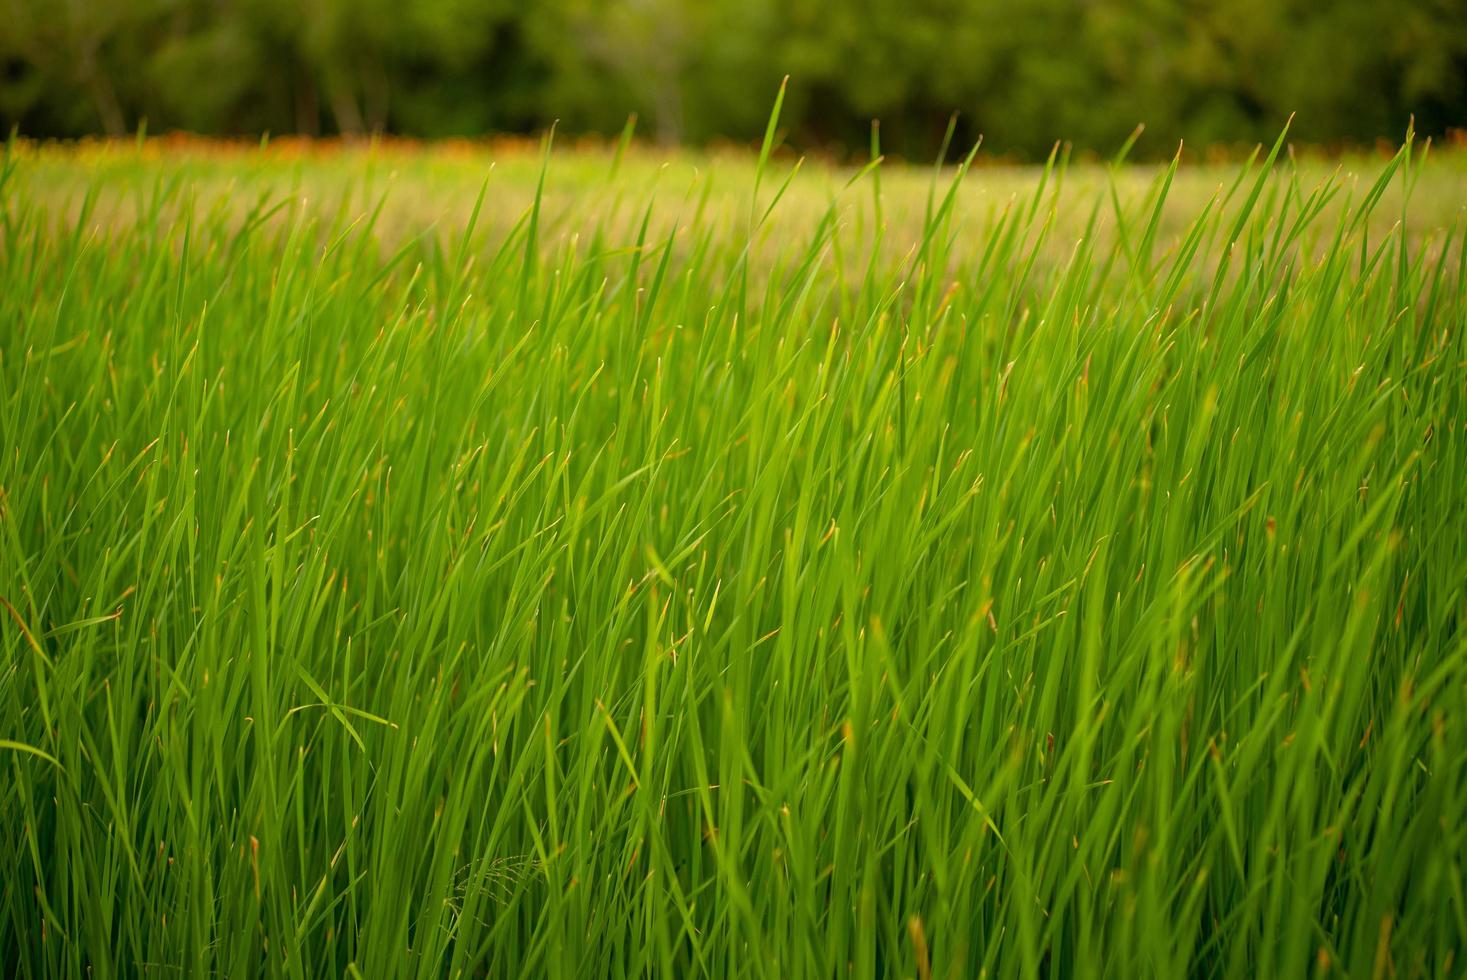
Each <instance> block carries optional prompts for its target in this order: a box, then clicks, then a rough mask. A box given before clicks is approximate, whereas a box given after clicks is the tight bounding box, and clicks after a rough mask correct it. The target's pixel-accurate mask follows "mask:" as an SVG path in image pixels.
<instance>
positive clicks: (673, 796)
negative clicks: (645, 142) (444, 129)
mask: <svg viewBox="0 0 1467 980" xmlns="http://www.w3.org/2000/svg"><path fill="white" fill-rule="evenodd" d="M772 133H773V128H772V127H771V138H772ZM766 150H767V146H766ZM1273 150H1274V152H1273V154H1270V155H1268V156H1267V157H1266V159H1264V160H1261V161H1257V162H1255V163H1254V164H1253V165H1250V166H1247V167H1240V168H1234V169H1233V170H1232V171H1231V172H1229V173H1228V174H1227V175H1226V177H1227V179H1226V180H1225V181H1224V182H1223V183H1221V184H1219V185H1218V186H1217V187H1216V191H1215V193H1208V194H1206V195H1204V196H1198V195H1197V194H1194V193H1190V192H1189V193H1187V194H1185V195H1182V196H1181V197H1179V196H1178V194H1177V191H1176V187H1177V186H1179V185H1178V182H1179V181H1185V180H1187V179H1188V178H1187V168H1186V167H1182V168H1181V169H1180V170H1179V169H1178V166H1177V164H1175V163H1174V164H1173V165H1172V166H1170V167H1164V168H1161V169H1160V170H1158V171H1156V172H1155V173H1153V174H1151V175H1150V179H1149V183H1147V182H1139V181H1138V173H1139V172H1138V171H1135V170H1129V169H1126V168H1125V167H1123V166H1120V165H1118V166H1117V167H1115V168H1114V169H1111V170H1106V169H1096V168H1093V167H1091V168H1077V169H1071V168H1068V167H1067V166H1066V165H1065V163H1064V161H1063V160H1056V161H1052V163H1051V166H1050V167H1048V168H1046V169H1045V170H1044V171H1043V172H1039V171H1034V172H1030V173H1028V174H1026V175H1024V177H1023V181H1022V182H1021V183H1022V184H1023V185H1024V188H1025V189H1024V192H1023V193H1022V194H1018V195H1013V196H1009V197H1007V198H1006V199H1005V200H1001V201H999V202H997V203H990V202H986V201H983V200H976V201H975V200H974V198H973V197H972V196H971V194H972V193H973V189H974V187H975V185H977V187H978V188H980V189H981V188H982V186H983V185H984V182H985V179H986V178H985V173H984V172H983V171H981V170H980V171H978V172H976V173H970V172H968V170H969V167H968V165H967V164H966V163H965V164H964V165H962V166H960V167H958V168H957V170H956V171H953V170H951V169H948V170H941V171H939V172H938V173H937V174H936V175H934V176H932V177H931V179H930V182H929V181H928V180H927V178H922V180H921V181H920V182H918V181H917V179H916V178H914V177H913V176H912V172H911V171H905V170H901V169H897V170H890V169H885V170H883V168H881V167H879V166H878V167H877V168H876V169H874V170H872V171H869V172H862V173H860V174H856V175H854V178H853V179H851V180H850V181H849V182H848V183H847V178H848V177H852V175H849V174H841V173H836V172H834V171H830V170H826V169H824V168H819V167H815V168H809V171H813V172H814V175H813V176H812V174H811V172H808V171H807V172H806V173H804V174H802V175H801V176H799V177H796V178H793V179H792V180H786V175H787V173H788V171H789V170H790V169H791V168H790V167H789V166H788V165H787V164H786V163H785V162H783V161H782V160H781V158H779V157H778V156H776V155H771V154H769V153H767V152H766V153H765V154H763V155H762V156H761V159H760V162H759V164H758V166H757V167H751V166H750V165H748V164H746V163H742V162H738V161H724V162H723V164H722V166H723V168H724V169H722V170H721V169H720V163H719V161H713V162H712V163H711V164H708V165H706V166H704V167H702V168H700V170H699V173H698V175H697V177H696V178H695V179H694V180H692V181H690V182H689V184H688V185H687V186H691V187H692V188H693V189H692V190H691V191H689V192H687V193H683V188H682V187H680V186H670V185H671V184H672V183H673V181H674V178H665V179H664V180H663V183H661V184H660V185H659V184H658V182H657V181H658V178H657V176H656V173H655V168H653V167H651V166H650V165H646V164H644V163H642V162H639V161H637V160H635V159H631V158H628V159H627V160H624V161H622V160H618V161H616V162H617V163H620V164H624V165H625V169H622V170H620V171H615V172H614V175H612V176H608V175H607V174H608V171H612V170H613V168H612V166H611V164H612V162H613V161H611V160H609V159H608V158H606V157H604V156H601V155H599V154H594V153H592V154H580V153H572V154H570V155H569V156H568V157H567V158H565V163H564V169H565V170H566V172H568V173H570V174H571V176H570V178H568V180H567V181H566V182H563V183H560V184H557V181H558V180H559V179H560V178H558V177H557V168H559V167H561V166H562V164H561V158H559V157H547V162H546V164H545V166H546V167H547V168H548V176H547V170H546V169H538V173H537V172H536V171H537V168H532V167H523V166H521V167H520V172H521V173H522V176H520V177H513V178H509V181H510V186H509V187H508V188H507V189H504V190H501V188H500V186H499V185H497V184H496V175H495V174H493V173H491V174H490V176H489V179H488V181H487V183H485V184H484V185H483V186H484V189H483V190H482V192H480V194H479V196H478V203H477V204H473V203H472V199H470V200H469V201H467V202H464V201H463V199H462V198H455V200H456V201H457V202H459V204H461V205H462V207H463V212H464V218H463V220H462V221H459V222H457V223H456V224H452V223H449V222H443V223H440V224H439V225H437V226H434V227H424V226H423V225H422V224H421V223H420V224H419V226H418V227H413V226H412V222H411V217H410V216H408V217H407V218H406V219H405V218H404V216H403V215H402V213H401V212H397V213H396V218H395V219H394V220H395V222H396V225H395V227H394V229H393V230H391V231H389V230H387V228H386V226H385V225H384V224H383V222H385V221H387V220H388V218H386V217H384V216H385V215H389V214H392V213H393V212H392V211H391V208H392V205H391V203H390V202H391V200H392V195H391V194H388V195H387V196H386V197H385V198H381V199H379V197H378V191H380V190H381V185H380V184H379V183H373V180H374V179H375V178H373V177H372V176H371V173H370V172H375V171H374V168H380V167H381V166H382V165H381V164H380V162H376V161H375V158H373V157H372V156H371V154H370V153H367V152H365V151H363V152H362V153H361V154H360V155H357V156H350V155H349V156H346V157H341V158H332V159H330V160H327V161H325V162H323V163H320V164H319V166H320V167H321V168H322V169H321V172H322V173H324V174H325V175H326V177H327V179H325V180H324V181H323V186H326V187H331V186H335V187H337V188H338V193H337V195H336V197H335V198H331V197H327V198H324V199H323V198H321V197H315V198H312V199H311V200H304V199H303V197H302V195H301V194H300V193H297V191H298V190H299V188H300V186H301V181H302V179H303V178H302V174H303V171H302V170H301V169H300V165H299V164H292V163H288V162H282V161H278V160H277V161H274V162H270V161H269V160H268V158H265V157H260V156H250V155H245V156H244V157H243V159H244V160H245V161H246V162H245V163H244V164H240V163H239V162H238V159H237V158H231V159H233V160H234V161H235V162H229V161H225V162H222V163H221V162H219V161H211V160H208V159H205V158H199V159H196V160H194V161H192V162H191V163H189V164H187V165H185V166H184V167H182V168H180V169H174V170H172V171H168V169H167V167H166V166H165V165H164V164H161V163H158V162H148V161H146V160H141V161H139V160H134V161H133V162H131V163H123V164H120V165H118V166H122V167H123V168H124V169H126V170H127V176H126V177H125V178H124V177H119V176H113V177H111V178H107V179H102V178H94V179H92V180H91V181H90V182H89V181H87V180H81V181H79V182H76V181H73V182H71V183H66V182H64V181H63V182H61V183H62V184H64V185H65V186H66V187H70V188H72V190H69V191H64V192H63V191H58V190H56V189H55V188H56V186H58V185H56V184H53V185H51V188H52V189H51V190H50V191H46V190H45V189H46V187H47V186H48V185H47V182H48V180H52V178H55V177H56V176H57V175H58V174H60V173H62V171H64V170H65V168H66V167H68V166H74V165H75V164H74V162H73V163H69V162H68V161H67V160H66V159H64V156H65V155H62V157H63V159H58V158H57V155H56V153H55V151H46V152H39V151H27V150H25V149H23V148H15V149H13V150H12V152H11V153H10V154H9V155H8V156H7V158H6V164H5V179H6V184H5V188H4V190H3V191H0V194H3V199H0V218H3V228H0V451H3V460H0V542H3V544H0V596H3V597H4V600H5V602H4V608H3V609H0V651H3V657H4V660H3V670H0V739H3V741H0V768H3V770H4V774H5V775H4V779H3V780H0V807H3V812H4V814H5V819H4V820H0V859H3V862H4V865H5V867H6V869H7V870H6V872H5V884H4V888H3V892H0V950H3V954H0V956H3V960H4V961H5V962H6V963H7V964H9V967H10V970H11V972H12V973H13V974H14V975H16V976H23V977H42V976H59V975H73V976H77V975H91V976H97V977H104V976H114V975H136V974H139V973H144V972H147V973H156V974H158V975H168V974H172V973H178V972H182V973H185V974H192V975H204V974H208V973H217V974H223V975H228V976H262V975H269V976H282V977H307V976H318V975H321V976H325V975H333V976H334V975H352V976H357V975H360V976H421V975H432V976H460V975H465V976H474V975H492V976H511V975H520V974H524V975H541V974H543V975H548V976H603V975H610V976H633V975H645V974H649V973H652V974H660V975H668V976H689V975H701V976H725V975H738V976H748V977H786V976H808V977H815V976H829V977H847V976H851V977H875V976H897V975H903V976H919V977H923V978H926V977H929V976H934V977H969V976H981V975H987V976H992V977H999V976H1003V977H1007V976H1039V975H1048V976H1078V977H1085V976H1140V975H1147V976H1165V977H1183V976H1197V977H1239V978H1242V977H1258V976H1301V975H1315V974H1316V973H1317V974H1320V975H1347V976H1351V977H1381V976H1446V975H1451V974H1452V973H1454V972H1456V971H1458V970H1460V969H1461V968H1462V964H1463V955H1464V953H1463V950H1462V949H1461V947H1462V943H1463V938H1464V936H1467V898H1464V889H1463V884H1462V883H1463V881H1464V875H1463V859H1464V833H1467V829H1464V817H1467V778H1464V777H1467V735H1464V729H1463V725H1464V723H1467V722H1464V719H1467V639H1464V633H1463V618H1464V615H1467V595H1464V583H1467V507H1464V503H1467V500H1464V496H1467V494H1464V490H1463V488H1464V487H1467V447H1464V438H1467V432H1464V425H1467V412H1464V409H1467V386H1464V365H1467V343H1464V339H1463V326H1464V315H1467V292H1464V290H1467V275H1464V269H1463V262H1464V259H1463V255H1464V252H1463V249H1462V248H1461V224H1460V220H1459V215H1457V214H1452V213H1446V214H1442V213H1440V212H1436V213H1435V218H1434V219H1431V218H1428V219H1427V221H1426V223H1425V224H1423V219H1422V218H1421V217H1420V208H1421V204H1422V200H1421V195H1422V194H1423V193H1425V194H1427V195H1428V197H1429V195H1430V194H1432V193H1434V191H1433V188H1434V187H1435V188H1437V189H1443V188H1446V187H1448V186H1449V185H1451V184H1452V182H1453V181H1454V180H1455V179H1456V177H1455V172H1456V171H1458V170H1459V169H1460V163H1459V161H1457V160H1456V159H1454V158H1452V157H1450V156H1449V157H1447V158H1446V159H1442V160H1438V159H1432V160H1429V161H1428V160H1427V158H1426V155H1425V153H1424V152H1422V150H1421V149H1420V148H1415V149H1413V148H1412V147H1411V146H1410V145H1409V144H1408V146H1407V147H1406V148H1405V149H1403V150H1402V151H1401V153H1400V154H1399V155H1398V156H1396V157H1395V158H1394V159H1393V160H1391V161H1389V162H1388V163H1381V162H1376V163H1372V164H1370V165H1369V167H1370V171H1371V172H1370V173H1369V174H1367V175H1366V176H1365V178H1364V179H1352V178H1350V177H1349V176H1346V175H1340V176H1334V177H1330V176H1326V177H1324V178H1323V179H1316V176H1315V175H1312V174H1311V172H1310V171H1309V170H1308V168H1307V166H1304V165H1298V164H1294V163H1290V162H1288V161H1287V158H1286V156H1285V155H1282V154H1280V152H1279V147H1278V146H1275V147H1274V148H1273ZM47 153H49V154H50V156H47ZM250 161H254V162H250ZM262 161H263V162H262ZM704 163H705V164H707V161H704ZM447 165H448V162H447V161H444V160H441V159H437V158H435V157H434V155H433V151H431V150H427V151H420V156H418V157H408V158H406V159H404V160H396V161H393V162H392V166H393V167H396V168H398V169H412V168H418V170H419V171H420V172H422V173H431V172H433V168H435V167H439V168H441V167H444V166H447ZM463 165H465V166H472V167H475V168H479V169H480V174H481V175H482V161H480V160H473V159H471V160H470V161H469V162H468V163H466V164H463ZM312 166H317V164H312ZM514 166H517V165H515V164H513V162H511V164H510V167H511V169H513V167H514ZM229 167H242V168H243V169H242V170H241V171H240V172H230V173H228V174H225V175H224V176H221V175H220V174H221V171H220V170H219V169H218V168H229ZM725 173H727V174H731V175H732V176H731V177H729V178H728V179H727V180H723V179H722V176H721V175H723V174H725ZM211 180H212V181H215V182H216V185H215V192H209V191H208V190H207V188H208V187H209V186H210V181H211ZM425 180H427V183H425V184H424V185H423V186H425V187H428V188H432V187H433V186H435V185H434V184H433V183H432V180H431V179H426V178H425ZM720 181H721V182H720ZM527 182H528V183H527ZM1423 182H1424V183H1423ZM219 185H222V186H224V187H226V188H227V191H219V189H218V187H219ZM1423 187H1424V188H1426V189H1425V191H1423V190H1422V188H1423ZM527 188H528V189H527ZM537 188H538V189H537ZM659 189H660V190H661V192H662V193H661V197H660V198H657V194H658V190H659ZM567 192H569V193H571V194H572V197H571V199H570V200H566V199H565V198H564V197H562V198H560V199H559V200H560V202H561V203H560V204H559V205H556V206H554V207H552V206H551V205H550V204H549V203H548V202H551V201H553V200H556V198H555V195H557V194H560V195H565V194H566V193H567ZM514 194H522V195H525V197H526V200H527V201H528V205H527V206H526V207H525V208H524V210H523V211H522V213H520V214H519V215H518V216H517V217H515V218H513V219H511V220H508V221H505V220H499V217H498V213H499V211H500V210H502V207H501V206H502V201H503V197H504V196H505V195H510V196H512V195H514ZM654 198H657V199H656V200H655V202H654ZM470 204H472V206H471V207H470V206H469V205H470ZM1427 204H1428V205H1429V204H1430V201H1429V199H1428V201H1427ZM1428 212H1429V213H1430V208H1429V207H1428ZM788 215H794V216H796V218H797V219H798V220H791V219H790V218H789V217H787V216H788ZM781 216H786V217H781ZM904 216H905V217H904ZM491 219H492V220H491ZM450 224H452V227H451V228H450Z"/></svg>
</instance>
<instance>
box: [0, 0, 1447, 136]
mask: <svg viewBox="0 0 1467 980" xmlns="http://www.w3.org/2000/svg"><path fill="white" fill-rule="evenodd" d="M0 21H3V22H4V23H5V25H6V26H5V27H4V29H3V30H0V121H3V122H4V124H5V126H6V128H7V129H9V128H11V127H17V128H18V129H19V130H20V132H21V133H22V134H25V135H30V136H39V137H47V136H77V135H83V134H88V133H97V132H100V133H110V134H114V135H115V134H120V133H124V132H128V131H131V130H132V129H134V128H135V127H136V126H138V125H139V123H140V122H141V121H142V120H144V119H146V120H147V122H148V126H149V127H150V128H151V129H153V130H155V131H156V130H160V129H162V130H166V129H187V130H192V131H196V132H200V133H208V134H221V135H258V134H260V133H262V132H271V133H302V134H312V135H314V134H329V133H342V134H357V133H369V132H389V133H400V134H405V135H412V136H424V137H435V136H450V135H470V136H472V135H480V134H484V133H490V132H527V131H533V130H535V129H538V128H540V127H543V126H545V125H548V124H549V123H550V122H551V121H553V120H559V121H560V124H561V126H562V127H563V128H565V129H568V130H570V131H573V132H605V133H612V132H615V131H617V130H619V129H620V128H621V127H622V125H623V124H624V122H625V120H626V118H627V116H628V114H629V113H632V112H635V113H637V114H638V115H639V117H640V118H641V120H642V121H643V126H642V132H644V133H648V134H651V135H653V136H655V137H656V138H658V139H661V140H666V141H669V142H692V143H700V142H704V141H707V140H711V139H715V138H720V137H727V138H732V139H747V138H751V137H754V136H756V135H757V134H758V133H759V131H760V129H761V127H762V124H763V121H764V118H765V116H766V114H767V111H768V107H769V104H770V101H771V98H772V93H773V91H774V88H775V86H776V85H777V84H778V82H779V79H780V78H781V77H783V76H784V75H786V74H788V75H790V76H792V79H793V84H792V86H791V89H790V93H789V97H788V99H787V103H786V115H785V119H786V120H787V122H788V124H789V127H790V132H791V135H792V137H793V138H794V139H795V140H796V141H799V142H802V143H805V144H807V145H810V146H824V147H829V148H834V149H839V148H841V147H846V148H856V147H861V146H864V145H865V141H866V134H867V130H868V127H869V124H870V120H871V119H873V118H880V120H881V126H882V138H883V142H884V144H885V146H886V147H887V148H888V149H890V150H893V151H895V152H898V153H905V154H910V155H914V156H922V155H930V154H931V152H932V151H933V150H934V149H935V147H936V145H937V144H938V142H939V141H940V139H941V137H942V135H943V133H944V131H945V129H946V126H947V121H948V119H949V117H950V115H951V114H952V113H953V112H955V111H956V112H958V113H960V120H961V122H960V126H961V129H960V132H959V137H960V138H963V139H971V138H973V137H976V136H977V135H978V134H979V133H982V134H983V135H984V137H985V139H986V140H987V143H986V145H987V146H988V147H989V148H991V149H993V150H995V151H998V152H1008V153H1018V154H1026V155H1031V156H1032V155H1036V154H1042V153H1044V152H1045V151H1047V149H1048V148H1049V146H1050V145H1051V144H1052V143H1053V142H1054V141H1055V140H1057V139H1064V140H1070V141H1072V142H1073V143H1074V144H1076V145H1077V146H1079V147H1082V148H1092V149H1097V150H1100V151H1108V150H1111V149H1114V148H1115V147H1116V146H1118V145H1119V144H1120V143H1121V142H1122V141H1123V140H1124V139H1125V137H1126V135H1127V134H1128V133H1129V132H1130V131H1131V130H1132V129H1133V128H1134V127H1135V126H1136V124H1137V123H1145V124H1146V126H1147V132H1146V136H1145V137H1144V142H1143V143H1142V146H1141V149H1142V150H1143V151H1148V152H1152V153H1165V152H1170V150H1171V149H1172V148H1173V147H1174V146H1175V142H1176V140H1178V139H1183V138H1185V139H1186V140H1187V141H1189V142H1193V143H1201V144H1208V143H1215V142H1232V141H1240V142H1241V141H1247V142H1252V141H1256V140H1259V139H1264V138H1267V137H1270V136H1272V135H1275V134H1276V133H1277V132H1278V130H1279V128H1280V127H1281V126H1282V124H1283V122H1284V120H1285V119H1286V118H1287V117H1288V116H1289V115H1290V114H1291V113H1296V114H1297V116H1296V122H1295V129H1294V132H1295V133H1296V134H1297V135H1298V136H1299V137H1300V138H1301V139H1306V140H1312V141H1322V142H1342V143H1343V142H1349V143H1360V142H1370V141H1374V140H1377V139H1382V138H1386V139H1392V140H1394V139H1397V138H1399V136H1400V135H1401V134H1402V133H1403V132H1404V131H1405V128H1406V125H1407V122H1408V119H1409V118H1410V117H1411V116H1412V115H1414V116H1415V118H1416V124H1417V129H1418V131H1421V132H1424V133H1428V134H1431V133H1440V132H1444V131H1445V130H1447V129H1449V128H1450V127H1452V126H1453V125H1463V124H1467V4H1463V3H1462V2H1461V0H843V2H839V3H833V2H828V0H610V2H607V0H536V2H534V3H515V2H512V0H414V2H410V3H405V2H400V0H0Z"/></svg>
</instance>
